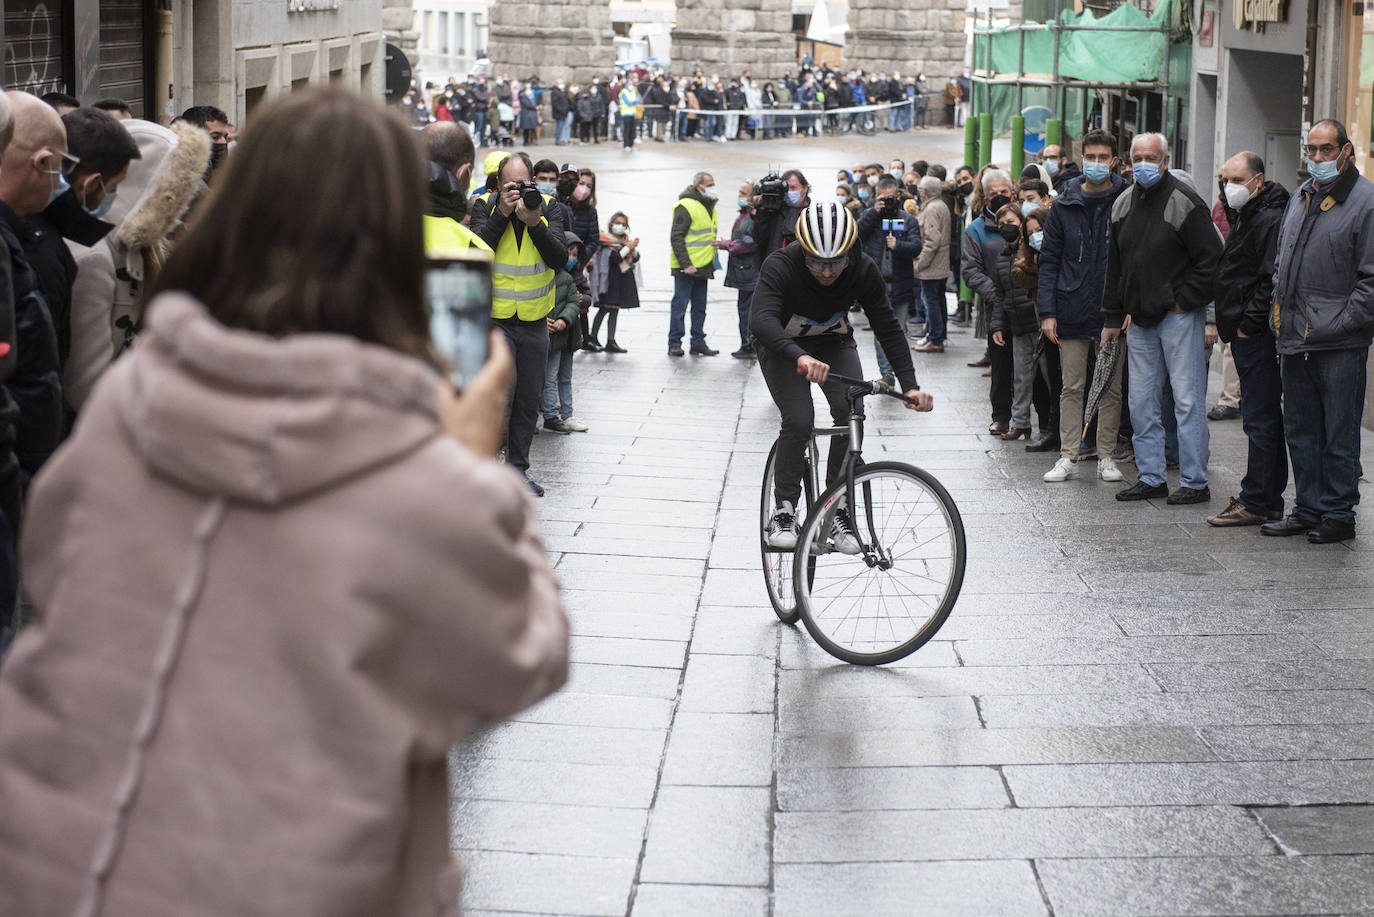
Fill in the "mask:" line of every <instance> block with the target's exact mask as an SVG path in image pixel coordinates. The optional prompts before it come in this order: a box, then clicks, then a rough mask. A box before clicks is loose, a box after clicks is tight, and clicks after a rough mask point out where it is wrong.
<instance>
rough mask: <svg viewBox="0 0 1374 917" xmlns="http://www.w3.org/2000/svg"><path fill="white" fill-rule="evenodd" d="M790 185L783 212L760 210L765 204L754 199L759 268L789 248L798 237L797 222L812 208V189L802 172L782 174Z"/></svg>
mask: <svg viewBox="0 0 1374 917" xmlns="http://www.w3.org/2000/svg"><path fill="white" fill-rule="evenodd" d="M782 180H783V182H784V183H785V184H786V185H787V190H786V192H784V195H783V201H782V207H781V208H780V209H772V208H766V207H765V208H759V204H761V203H763V201H762V199H761V198H759V197H755V198H754V201H753V203H754V206H755V208H756V210H755V212H754V238H755V239H756V240H757V241H758V246H759V249H758V251H759V264H762V263H763V262H764V259H766V258H767V257H768V256H769V255H771V254H772V253H773V252H775V251H777V250H778V249H780V248H785V247H786V246H787V244H788V243H789V242H791V241H792V240H793V239H795V238H796V237H797V218H798V217H799V216H801V214H802V213H804V212H805V211H806V208H807V207H809V206H811V186H810V184H808V183H807V181H806V176H805V175H803V174H802V173H801V170H800V169H788V170H787V171H786V172H784V173H782Z"/></svg>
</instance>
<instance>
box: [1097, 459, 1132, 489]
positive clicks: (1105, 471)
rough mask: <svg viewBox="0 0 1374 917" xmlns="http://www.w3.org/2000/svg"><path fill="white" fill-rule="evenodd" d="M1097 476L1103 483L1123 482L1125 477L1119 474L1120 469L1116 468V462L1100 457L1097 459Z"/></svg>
mask: <svg viewBox="0 0 1374 917" xmlns="http://www.w3.org/2000/svg"><path fill="white" fill-rule="evenodd" d="M1097 476H1098V477H1099V478H1101V479H1102V480H1104V481H1111V482H1113V483H1115V482H1116V481H1124V480H1125V479H1126V476H1125V475H1123V474H1122V473H1121V469H1119V468H1117V467H1116V462H1114V461H1112V460H1111V459H1109V458H1103V457H1101V456H1099V457H1098V459H1097Z"/></svg>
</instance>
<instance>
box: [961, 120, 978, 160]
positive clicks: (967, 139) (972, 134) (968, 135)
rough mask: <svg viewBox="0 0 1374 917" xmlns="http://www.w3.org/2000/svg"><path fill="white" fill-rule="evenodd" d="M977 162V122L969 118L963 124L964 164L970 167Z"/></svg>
mask: <svg viewBox="0 0 1374 917" xmlns="http://www.w3.org/2000/svg"><path fill="white" fill-rule="evenodd" d="M977 161H978V121H977V120H976V119H974V118H969V119H968V120H967V121H965V122H964V163H965V164H967V165H970V166H972V165H973V164H974V163H976V162H977Z"/></svg>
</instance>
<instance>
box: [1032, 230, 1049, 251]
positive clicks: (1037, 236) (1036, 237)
mask: <svg viewBox="0 0 1374 917" xmlns="http://www.w3.org/2000/svg"><path fill="white" fill-rule="evenodd" d="M1043 241H1045V234H1044V233H1043V232H1033V233H1031V234H1030V247H1031V248H1033V249H1035V250H1036V251H1040V243H1041V242H1043Z"/></svg>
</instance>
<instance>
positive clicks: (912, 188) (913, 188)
mask: <svg viewBox="0 0 1374 917" xmlns="http://www.w3.org/2000/svg"><path fill="white" fill-rule="evenodd" d="M919 190H920V189H919V188H918V187H917V186H916V185H907V186H906V193H907V194H910V195H911V196H912V197H915V196H916V192H917V191H919Z"/></svg>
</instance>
